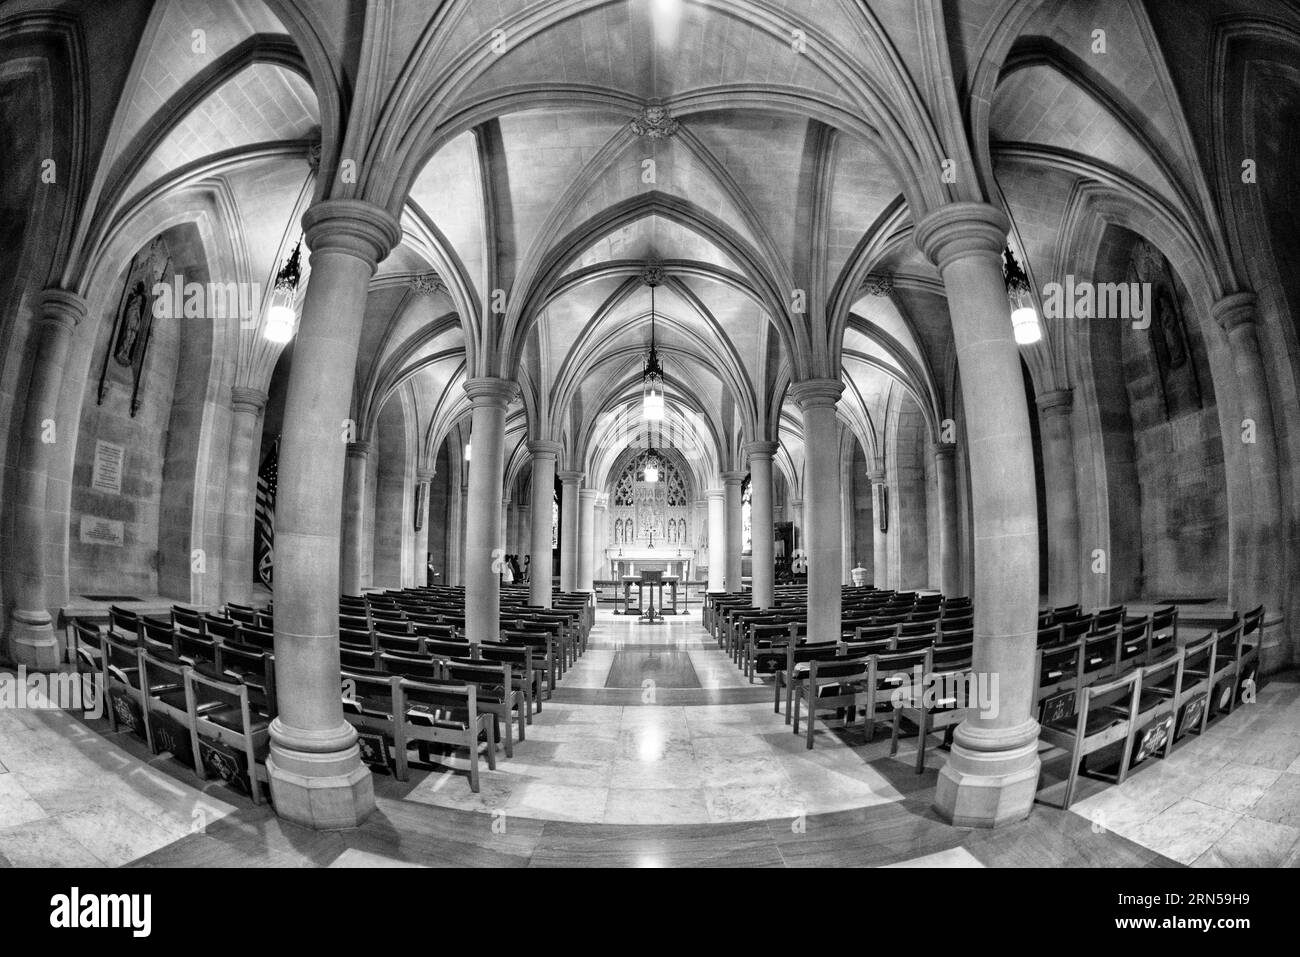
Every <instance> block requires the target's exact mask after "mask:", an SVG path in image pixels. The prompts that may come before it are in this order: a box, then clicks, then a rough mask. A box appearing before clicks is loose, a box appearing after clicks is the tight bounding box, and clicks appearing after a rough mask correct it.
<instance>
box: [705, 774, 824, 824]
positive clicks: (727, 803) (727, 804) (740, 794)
mask: <svg viewBox="0 0 1300 957" xmlns="http://www.w3.org/2000/svg"><path fill="white" fill-rule="evenodd" d="M704 800H705V802H706V803H707V805H708V809H709V820H710V821H711V822H712V823H714V824H721V823H729V822H732V821H772V820H788V821H794V820H796V819H798V818H801V817H803V816H805V815H807V814H808V813H810V812H809V811H808V809H807V807H806V806H805V805H804V802H803V799H802V797H801V796H800V794H799V792H798V791H797V790H796V789H795V787H794V785H792V784H791V783H790V782H789V781H779V782H773V783H770V784H731V785H728V786H726V787H717V786H707V787H705V789H704Z"/></svg>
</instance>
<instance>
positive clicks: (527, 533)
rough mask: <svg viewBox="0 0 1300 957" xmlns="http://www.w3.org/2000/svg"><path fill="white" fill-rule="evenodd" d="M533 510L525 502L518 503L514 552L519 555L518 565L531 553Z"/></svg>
mask: <svg viewBox="0 0 1300 957" xmlns="http://www.w3.org/2000/svg"><path fill="white" fill-rule="evenodd" d="M532 543H533V510H532V508H531V507H529V505H528V503H527V502H521V503H520V504H519V540H518V542H517V544H516V546H515V548H516V551H515V554H516V555H518V556H519V567H520V568H523V567H524V556H525V555H531V554H532V553H533V544H532Z"/></svg>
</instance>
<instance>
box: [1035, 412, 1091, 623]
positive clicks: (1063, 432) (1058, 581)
mask: <svg viewBox="0 0 1300 957" xmlns="http://www.w3.org/2000/svg"><path fill="white" fill-rule="evenodd" d="M1037 401H1038V424H1039V435H1040V436H1041V438H1042V442H1043V471H1044V472H1045V473H1046V474H1045V475H1044V479H1045V480H1046V481H1045V484H1046V486H1047V562H1048V566H1047V588H1048V595H1049V596H1050V598H1049V600H1050V601H1051V603H1052V605H1053V606H1055V607H1058V608H1059V607H1061V606H1062V605H1073V604H1074V603H1075V602H1077V601H1080V600H1081V591H1080V585H1081V575H1082V568H1081V566H1080V563H1081V562H1082V560H1083V555H1082V553H1081V547H1082V546H1081V545H1080V542H1079V483H1078V478H1077V477H1076V473H1075V470H1074V431H1073V429H1072V428H1071V425H1070V413H1071V411H1072V410H1073V408H1074V392H1073V390H1071V389H1056V390H1054V391H1052V392H1044V393H1043V394H1042V395H1040V396H1038V400H1037Z"/></svg>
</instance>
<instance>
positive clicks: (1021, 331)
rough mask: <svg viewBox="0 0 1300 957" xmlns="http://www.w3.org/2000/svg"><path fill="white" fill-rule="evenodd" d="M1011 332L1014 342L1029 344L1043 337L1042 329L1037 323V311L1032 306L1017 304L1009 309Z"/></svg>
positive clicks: (1023, 344)
mask: <svg viewBox="0 0 1300 957" xmlns="http://www.w3.org/2000/svg"><path fill="white" fill-rule="evenodd" d="M1011 333H1012V335H1014V336H1015V337H1016V343H1017V344H1019V345H1022V346H1030V345H1033V344H1034V343H1035V342H1037V341H1038V340H1039V339H1041V338H1043V330H1042V328H1041V327H1040V326H1039V325H1038V313H1037V312H1036V311H1035V310H1034V307H1033V306H1017V307H1016V308H1015V309H1013V310H1011Z"/></svg>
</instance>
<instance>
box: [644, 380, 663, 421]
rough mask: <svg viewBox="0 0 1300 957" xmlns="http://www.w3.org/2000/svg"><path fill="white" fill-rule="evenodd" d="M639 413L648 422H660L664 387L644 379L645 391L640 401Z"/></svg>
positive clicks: (656, 382)
mask: <svg viewBox="0 0 1300 957" xmlns="http://www.w3.org/2000/svg"><path fill="white" fill-rule="evenodd" d="M641 412H642V414H643V415H644V416H645V418H646V419H647V420H648V421H650V422H662V421H663V419H664V387H663V384H662V383H660V382H658V381H655V380H653V379H646V383H645V391H644V393H643V396H642V400H641Z"/></svg>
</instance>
